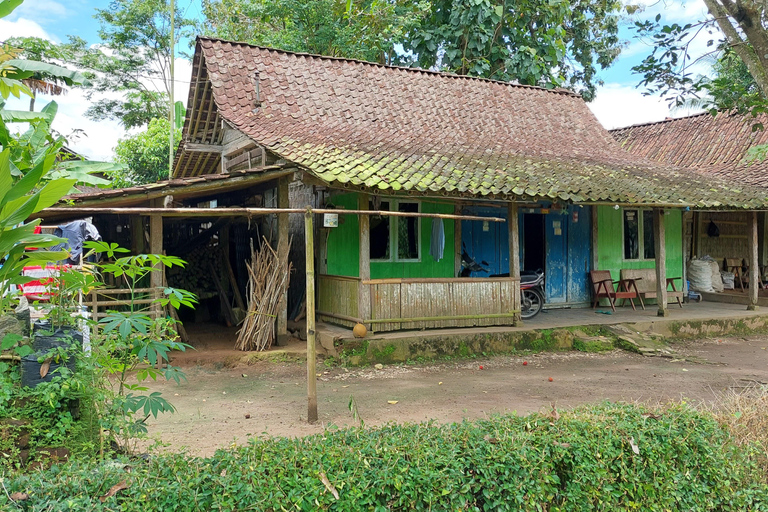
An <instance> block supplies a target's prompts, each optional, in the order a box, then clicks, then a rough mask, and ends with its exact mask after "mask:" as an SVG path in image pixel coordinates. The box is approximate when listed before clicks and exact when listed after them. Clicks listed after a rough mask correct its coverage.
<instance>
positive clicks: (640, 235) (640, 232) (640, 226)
mask: <svg viewBox="0 0 768 512" xmlns="http://www.w3.org/2000/svg"><path fill="white" fill-rule="evenodd" d="M627 211H635V212H637V216H638V220H637V239H638V240H637V246H638V247H637V254H638V257H637V258H627V257H626V254H625V252H624V247H625V237H626V235H627V234H626V232H625V228H624V225H625V223H624V218H625V215H626V212H627ZM643 212H653V209H652V208H622V209H621V261H639V262H644V261H656V257H655V256H654V257H653V258H645V257H644V256H645V220H644V219H645V216H644V215H643ZM651 237H652V238H653V239H654V243H655V238H656V233H655V232H653V217H651ZM655 252H656V250H655V247H654V254H655Z"/></svg>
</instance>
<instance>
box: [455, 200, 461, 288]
mask: <svg viewBox="0 0 768 512" xmlns="http://www.w3.org/2000/svg"><path fill="white" fill-rule="evenodd" d="M453 214H454V215H461V205H460V204H457V205H456V206H454V207H453ZM453 226H454V228H453V258H454V261H453V277H459V274H460V273H461V219H453Z"/></svg>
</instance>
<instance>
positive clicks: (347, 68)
mask: <svg viewBox="0 0 768 512" xmlns="http://www.w3.org/2000/svg"><path fill="white" fill-rule="evenodd" d="M197 53H198V54H202V59H201V61H202V63H203V65H204V66H205V67H206V72H207V77H208V79H209V80H210V85H211V88H212V91H213V97H214V100H215V104H216V107H217V114H218V115H219V116H221V117H222V118H224V119H226V120H227V121H229V122H230V123H232V125H233V126H235V127H236V128H237V129H239V130H241V131H242V132H244V133H245V134H246V135H248V136H249V137H250V138H252V139H253V140H254V141H256V142H257V143H258V144H261V145H263V146H265V147H266V148H267V149H269V150H270V151H272V152H274V153H275V154H277V155H279V156H280V157H281V158H284V159H286V160H289V161H292V162H294V163H296V164H298V165H300V166H302V167H303V168H305V169H306V170H308V171H310V172H311V173H313V174H315V175H316V176H317V177H319V178H321V179H323V180H325V181H327V182H329V183H332V184H333V183H336V184H345V183H350V184H352V185H355V186H360V187H369V188H372V189H379V190H382V191H416V192H422V193H429V192H435V193H447V194H471V195H477V196H503V197H509V196H512V195H516V196H528V197H533V198H553V199H563V200H568V201H574V202H603V201H605V202H616V203H633V204H667V205H681V206H698V207H752V208H757V207H762V206H765V205H766V204H768V196H767V195H766V194H767V193H766V192H765V191H762V190H756V189H752V188H750V187H742V186H739V185H734V184H732V183H730V184H729V183H726V182H724V181H716V180H713V181H710V180H708V179H706V178H704V177H702V176H700V175H698V174H696V173H692V172H689V171H685V170H681V169H676V168H672V167H670V166H665V165H659V164H656V163H652V162H650V161H648V160H645V159H643V158H640V157H637V156H635V155H632V154H630V153H627V152H625V151H623V150H622V149H621V148H620V147H619V145H618V143H617V142H616V141H614V140H613V138H612V137H611V135H610V134H609V133H608V131H606V130H605V129H603V128H602V126H601V125H600V124H599V122H598V121H597V119H596V118H595V117H594V115H593V114H592V113H591V112H590V111H589V109H588V108H587V106H586V104H585V103H584V102H583V101H582V100H581V98H579V97H578V96H576V95H574V94H571V93H568V92H563V91H551V90H546V89H543V88H537V87H528V86H518V85H513V84H507V83H501V82H495V81H490V80H482V79H477V78H470V77H460V76H455V75H447V74H443V73H435V72H428V71H422V70H416V69H406V68H395V67H388V66H382V65H377V64H371V63H365V62H359V61H353V60H346V59H334V58H327V57H318V56H312V55H305V54H296V53H290V52H284V51H278V50H273V49H269V48H261V47H257V46H251V45H247V44H243V43H231V42H226V41H221V40H213V39H205V38H199V39H198V42H197ZM257 73H258V80H259V89H260V100H261V105H260V106H259V107H258V108H256V105H255V102H256V93H255V91H256V87H255V83H256V80H257V78H256V75H257ZM177 172H179V169H178V168H177Z"/></svg>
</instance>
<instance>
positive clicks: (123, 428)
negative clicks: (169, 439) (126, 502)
mask: <svg viewBox="0 0 768 512" xmlns="http://www.w3.org/2000/svg"><path fill="white" fill-rule="evenodd" d="M84 247H85V248H87V249H90V250H91V251H93V252H99V253H102V254H103V255H104V256H105V257H106V258H107V259H108V260H109V261H106V262H104V263H100V264H98V265H96V267H97V268H98V270H99V272H100V273H101V274H102V275H104V274H109V275H111V276H112V277H113V278H114V279H115V280H116V282H120V283H124V285H125V286H126V289H127V290H128V301H127V304H128V306H127V307H126V309H125V310H122V311H121V310H110V311H108V312H107V314H106V316H105V317H104V318H102V319H100V320H99V327H100V328H99V335H98V337H97V339H96V343H94V356H93V357H94V358H95V362H96V363H97V370H96V372H97V373H101V375H96V376H95V377H94V381H95V383H96V384H97V385H98V386H100V387H101V388H102V389H103V391H104V400H103V408H102V410H101V411H100V416H101V418H102V427H103V428H104V429H105V430H106V431H108V432H110V433H111V435H112V436H113V438H114V439H115V440H116V441H118V442H119V444H120V445H121V447H122V448H124V449H127V448H129V443H130V440H131V439H132V438H134V437H136V436H139V435H141V434H143V433H146V426H145V422H146V420H147V419H148V418H149V417H150V416H154V417H157V415H158V414H160V413H164V412H173V411H174V408H173V406H172V405H171V404H170V403H169V402H168V401H167V400H166V399H165V398H163V397H162V395H161V394H160V393H159V392H153V393H150V394H145V393H144V392H146V391H147V390H148V388H147V387H146V386H145V385H143V382H145V381H146V380H147V379H152V380H157V379H158V378H160V377H162V378H165V379H167V380H174V381H176V382H177V383H178V382H180V380H181V379H185V375H184V373H183V372H182V371H181V370H180V369H179V368H177V367H174V366H171V365H170V364H168V363H169V362H170V352H171V351H174V350H180V351H184V350H186V349H187V348H189V345H187V344H185V343H182V342H180V341H177V340H176V337H177V335H176V332H175V329H174V328H175V323H176V322H175V320H173V319H171V318H167V317H165V316H163V315H159V316H156V317H153V316H152V315H151V314H150V308H152V307H155V308H164V307H172V308H176V309H177V308H179V307H181V306H186V307H194V304H195V303H196V302H197V300H196V298H195V296H194V295H193V294H191V293H189V292H187V291H185V290H179V289H176V288H170V287H164V288H162V289H161V290H158V291H159V292H160V296H159V297H157V298H155V299H154V300H151V302H150V304H149V305H147V304H146V302H147V300H146V299H144V297H145V296H146V293H145V292H144V291H143V289H142V288H141V287H140V284H141V283H142V282H143V281H144V280H145V278H146V277H148V276H149V274H151V273H152V272H158V271H161V269H162V268H163V267H172V266H176V265H179V266H183V265H184V261H183V260H181V259H179V258H177V257H175V256H166V255H162V254H139V255H134V256H122V257H121V256H120V255H121V254H126V253H128V252H129V251H128V250H127V249H124V248H122V247H119V246H118V245H117V244H114V243H108V242H86V243H85V244H84ZM132 377H134V378H135V380H136V382H132V381H131V378H132Z"/></svg>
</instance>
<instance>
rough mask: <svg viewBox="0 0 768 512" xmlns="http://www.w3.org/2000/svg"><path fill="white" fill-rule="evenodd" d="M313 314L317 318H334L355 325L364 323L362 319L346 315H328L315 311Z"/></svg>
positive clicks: (325, 312) (327, 313)
mask: <svg viewBox="0 0 768 512" xmlns="http://www.w3.org/2000/svg"><path fill="white" fill-rule="evenodd" d="M315 314H316V315H317V316H327V317H329V318H336V319H338V320H345V321H347V322H355V323H358V324H362V323H365V320H363V319H362V318H357V317H354V316H348V315H342V314H340V313H329V312H327V311H316V312H315Z"/></svg>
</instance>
